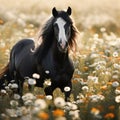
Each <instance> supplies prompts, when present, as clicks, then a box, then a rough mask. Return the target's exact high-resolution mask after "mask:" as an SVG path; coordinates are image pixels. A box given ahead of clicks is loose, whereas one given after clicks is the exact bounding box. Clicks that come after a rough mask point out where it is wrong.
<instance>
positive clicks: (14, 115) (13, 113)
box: [6, 109, 17, 118]
mask: <svg viewBox="0 0 120 120" xmlns="http://www.w3.org/2000/svg"><path fill="white" fill-rule="evenodd" d="M6 112H7V114H8V115H9V116H10V117H14V118H16V117H17V115H16V110H15V109H6Z"/></svg>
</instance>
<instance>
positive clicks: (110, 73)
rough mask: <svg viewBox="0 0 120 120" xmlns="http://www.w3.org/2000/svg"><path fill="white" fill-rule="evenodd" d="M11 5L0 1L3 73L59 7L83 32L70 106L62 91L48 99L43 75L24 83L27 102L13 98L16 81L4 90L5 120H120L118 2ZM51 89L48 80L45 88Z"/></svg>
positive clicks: (0, 104) (1, 114)
mask: <svg viewBox="0 0 120 120" xmlns="http://www.w3.org/2000/svg"><path fill="white" fill-rule="evenodd" d="M8 1H10V2H9V3H8ZM8 1H2V0H0V3H1V4H0V8H1V10H0V70H1V69H2V68H3V67H4V66H5V65H6V64H7V62H8V60H9V55H10V50H11V48H12V46H13V45H14V44H15V43H16V42H17V41H19V40H20V39H22V38H35V39H36V38H37V33H38V31H39V30H40V28H41V27H42V25H43V24H44V23H45V21H46V20H47V19H48V18H49V16H50V15H51V9H52V8H53V7H54V6H56V8H58V9H64V8H67V6H71V8H72V10H73V15H72V17H73V19H74V23H75V25H76V27H77V29H78V31H79V33H78V36H77V39H76V41H77V50H76V53H74V54H73V52H72V51H71V52H70V56H71V58H72V60H73V62H74V66H75V72H74V75H73V78H72V85H73V89H72V94H71V96H70V101H69V102H65V101H64V95H63V94H62V92H61V91H60V90H59V89H56V90H55V91H54V98H52V96H45V94H44V90H43V88H37V87H35V84H36V82H35V79H38V78H39V77H40V75H38V74H36V73H34V74H33V78H26V80H25V83H24V94H23V96H22V98H20V95H19V94H15V93H14V91H16V89H17V88H18V85H17V84H16V83H15V81H14V80H11V82H10V83H9V84H8V85H6V86H5V89H4V90H1V91H0V120H120V2H119V0H116V3H114V2H115V1H114V0H101V1H99V2H98V1H96V0H91V1H90V0H84V1H82V0H80V3H79V2H78V1H77V0H76V2H74V1H71V0H68V1H64V0H61V1H58V2H56V1H54V0H51V1H50V2H49V3H48V1H47V0H41V2H40V1H39V0H30V1H29V4H28V3H27V0H20V1H19V4H18V3H17V1H15V0H8ZM63 3H64V4H63ZM113 4H115V6H113ZM45 72H46V73H47V74H49V71H45ZM28 84H29V85H31V90H30V91H29V90H28ZM50 85H51V81H50V80H49V79H47V80H46V81H45V82H44V88H45V87H47V86H50ZM64 90H65V91H66V92H67V91H70V88H69V87H65V88H64ZM20 99H22V100H23V104H22V105H21V103H20Z"/></svg>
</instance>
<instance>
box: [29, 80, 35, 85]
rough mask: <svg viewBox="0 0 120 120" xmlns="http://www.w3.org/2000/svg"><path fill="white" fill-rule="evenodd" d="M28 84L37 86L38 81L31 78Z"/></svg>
mask: <svg viewBox="0 0 120 120" xmlns="http://www.w3.org/2000/svg"><path fill="white" fill-rule="evenodd" d="M28 84H29V85H35V84H36V80H35V79H32V78H29V79H28Z"/></svg>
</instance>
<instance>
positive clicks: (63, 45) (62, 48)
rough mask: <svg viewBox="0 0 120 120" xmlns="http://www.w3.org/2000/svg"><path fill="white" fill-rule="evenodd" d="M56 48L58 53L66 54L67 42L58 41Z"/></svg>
mask: <svg viewBox="0 0 120 120" xmlns="http://www.w3.org/2000/svg"><path fill="white" fill-rule="evenodd" d="M58 48H59V51H61V52H66V51H67V50H68V42H66V41H64V42H62V41H60V42H58Z"/></svg>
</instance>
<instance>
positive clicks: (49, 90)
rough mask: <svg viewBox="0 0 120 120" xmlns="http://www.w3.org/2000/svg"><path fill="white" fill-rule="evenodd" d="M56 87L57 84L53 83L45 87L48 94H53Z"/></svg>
mask: <svg viewBox="0 0 120 120" xmlns="http://www.w3.org/2000/svg"><path fill="white" fill-rule="evenodd" d="M55 89H56V86H55V85H53V84H51V86H48V87H46V88H45V89H44V91H45V94H46V95H51V96H53V91H54V90H55Z"/></svg>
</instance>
